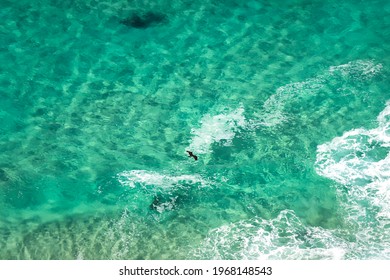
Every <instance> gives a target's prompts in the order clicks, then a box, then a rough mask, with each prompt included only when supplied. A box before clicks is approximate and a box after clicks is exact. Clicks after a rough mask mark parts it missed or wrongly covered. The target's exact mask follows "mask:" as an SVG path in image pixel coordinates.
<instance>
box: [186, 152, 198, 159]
mask: <svg viewBox="0 0 390 280" xmlns="http://www.w3.org/2000/svg"><path fill="white" fill-rule="evenodd" d="M186 152H187V153H188V154H189V157H193V158H194V159H195V160H198V157H197V156H196V155H194V154H193V153H192V152H191V151H186Z"/></svg>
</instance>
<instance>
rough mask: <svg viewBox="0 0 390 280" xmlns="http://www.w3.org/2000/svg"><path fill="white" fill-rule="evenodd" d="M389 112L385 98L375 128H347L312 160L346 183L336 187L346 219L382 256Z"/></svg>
mask: <svg viewBox="0 0 390 280" xmlns="http://www.w3.org/2000/svg"><path fill="white" fill-rule="evenodd" d="M389 116H390V103H389V102H388V103H387V106H386V108H385V109H384V110H383V111H382V112H381V113H380V114H379V115H378V118H377V120H378V127H377V128H374V129H370V130H366V129H355V130H352V131H348V132H346V133H344V134H343V135H342V136H341V137H336V138H334V139H333V140H332V141H330V142H329V143H325V144H322V145H320V146H318V148H317V160H316V163H315V167H316V172H317V173H318V174H319V175H321V176H324V177H327V178H330V179H332V180H335V181H336V182H338V183H340V184H342V185H343V186H346V187H347V189H346V190H345V189H344V188H339V187H338V188H337V191H338V196H339V199H340V203H341V205H342V207H343V208H344V209H346V211H345V212H346V213H347V214H348V215H349V216H348V217H346V221H347V222H349V223H351V224H353V225H355V226H356V228H357V233H356V238H357V240H358V241H357V242H360V243H362V244H370V246H372V247H373V248H375V249H376V250H374V249H372V250H371V251H373V252H374V253H376V254H377V255H379V256H382V257H383V256H385V255H386V256H387V257H388V255H389V251H388V250H387V252H386V250H384V248H386V244H387V246H390V137H389V126H390V118H389ZM366 246H367V245H366ZM365 248H366V249H367V251H369V249H370V248H367V247H365ZM363 249H364V248H363Z"/></svg>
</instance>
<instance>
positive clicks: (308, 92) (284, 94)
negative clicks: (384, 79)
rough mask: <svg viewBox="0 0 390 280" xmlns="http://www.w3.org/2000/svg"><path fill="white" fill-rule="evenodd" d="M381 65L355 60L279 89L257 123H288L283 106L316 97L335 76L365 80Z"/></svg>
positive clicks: (265, 124)
mask: <svg viewBox="0 0 390 280" xmlns="http://www.w3.org/2000/svg"><path fill="white" fill-rule="evenodd" d="M382 68H383V67H382V64H379V63H374V62H373V61H371V60H357V61H351V62H349V63H346V64H342V65H338V66H331V67H329V69H328V71H326V72H325V73H323V74H321V75H318V76H317V77H314V78H310V79H307V80H305V81H302V82H296V83H291V84H287V85H285V86H282V87H279V88H278V89H277V90H276V93H275V94H273V95H271V96H270V97H269V98H268V99H267V100H266V101H265V102H264V104H263V109H262V110H261V111H260V112H258V113H257V116H258V123H259V124H260V125H263V126H276V125H279V124H282V123H284V122H286V121H288V119H289V116H288V114H287V113H286V112H284V109H285V106H286V105H287V104H289V103H292V102H300V101H301V100H304V99H307V98H310V97H312V96H314V95H316V94H317V93H318V92H319V91H320V90H321V89H322V88H323V87H324V86H325V85H326V84H327V83H328V82H329V81H330V79H332V78H333V79H334V78H335V75H338V74H340V75H342V76H343V77H345V78H347V79H357V80H359V79H360V80H367V79H370V78H372V77H374V76H375V75H377V74H378V73H380V71H381V70H382Z"/></svg>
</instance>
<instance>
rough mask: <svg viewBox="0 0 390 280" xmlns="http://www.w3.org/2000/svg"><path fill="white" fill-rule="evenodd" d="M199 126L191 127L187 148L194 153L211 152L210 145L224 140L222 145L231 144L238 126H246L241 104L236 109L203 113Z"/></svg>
mask: <svg viewBox="0 0 390 280" xmlns="http://www.w3.org/2000/svg"><path fill="white" fill-rule="evenodd" d="M200 123H201V126H200V127H199V128H197V129H193V130H192V131H191V134H192V135H193V137H192V139H191V142H190V145H189V147H188V148H187V150H190V151H193V152H194V153H195V154H206V153H209V152H211V145H212V144H213V143H216V142H221V141H224V145H226V146H228V145H230V144H231V141H232V139H233V138H234V137H235V135H236V133H237V131H238V130H239V129H240V128H243V127H245V126H246V124H247V121H246V119H245V116H244V108H243V107H242V106H241V107H239V108H237V109H236V110H230V111H227V112H224V113H221V114H218V115H214V116H213V115H209V114H207V115H205V116H204V117H203V118H202V120H201V121H200Z"/></svg>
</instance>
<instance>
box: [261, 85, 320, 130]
mask: <svg viewBox="0 0 390 280" xmlns="http://www.w3.org/2000/svg"><path fill="white" fill-rule="evenodd" d="M323 84H324V80H323V78H322V77H318V78H313V79H308V80H306V81H303V82H297V83H291V84H287V85H285V86H282V87H279V88H278V89H277V90H276V93H275V94H273V95H271V96H270V97H269V98H268V99H267V100H266V101H265V102H264V104H263V110H261V111H260V112H259V113H258V114H257V116H258V120H259V123H260V124H261V125H264V126H275V125H278V124H281V123H283V122H286V121H287V120H288V115H287V114H286V113H285V112H284V107H285V105H286V104H287V102H292V101H297V100H299V99H302V98H307V97H308V96H311V95H313V94H315V93H316V92H317V91H318V90H319V89H321V88H322V87H323Z"/></svg>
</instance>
